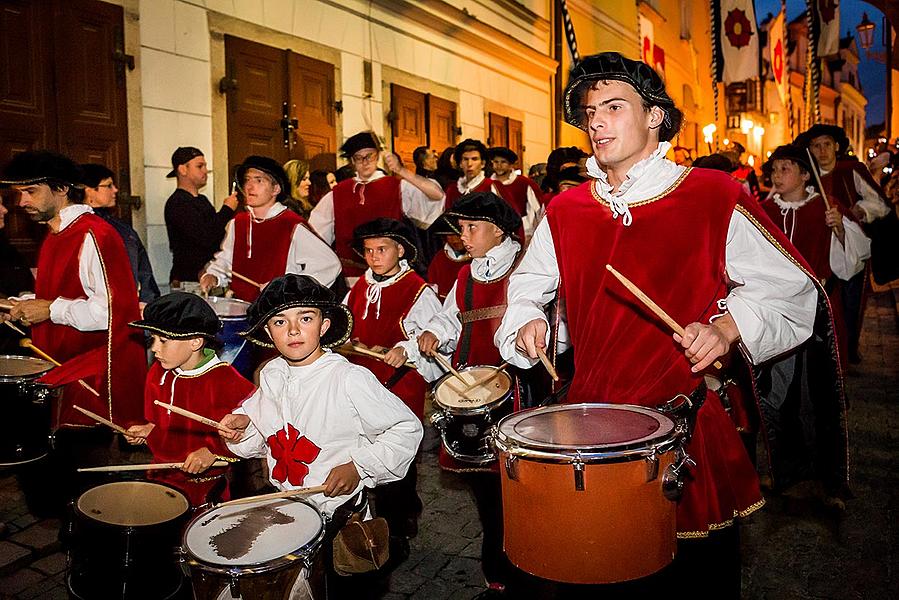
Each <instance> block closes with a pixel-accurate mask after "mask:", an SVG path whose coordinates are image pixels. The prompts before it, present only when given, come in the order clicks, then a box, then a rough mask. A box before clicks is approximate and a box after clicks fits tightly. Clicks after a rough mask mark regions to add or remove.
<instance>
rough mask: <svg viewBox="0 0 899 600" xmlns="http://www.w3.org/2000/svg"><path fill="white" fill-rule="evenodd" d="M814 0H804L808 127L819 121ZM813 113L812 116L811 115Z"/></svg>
mask: <svg viewBox="0 0 899 600" xmlns="http://www.w3.org/2000/svg"><path fill="white" fill-rule="evenodd" d="M815 2H816V0H805V11H806V19H807V20H808V67H807V69H806V71H807V73H806V78H807V79H809V111H808V113H809V114H808V121H809V123H808V124H809V127H811V126H812V125H814V124H815V123H819V122H820V121H821V97H820V94H819V91H820V87H821V62H820V61H819V60H818V37H819V35H818V33H819V32H818V27H819V20H818V19H816V18H815V14H816V12H817V9H816V7H815ZM813 115H814V116H813Z"/></svg>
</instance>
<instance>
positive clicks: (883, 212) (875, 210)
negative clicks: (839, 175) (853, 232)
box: [821, 169, 890, 223]
mask: <svg viewBox="0 0 899 600" xmlns="http://www.w3.org/2000/svg"><path fill="white" fill-rule="evenodd" d="M831 170H832V169H831ZM828 173H830V171H824V170H823V169H822V170H821V177H824V176H825V175H827V174H828ZM852 181H853V182H854V183H855V191H856V192H858V194H859V195H860V196H861V197H862V198H861V200H857V201H856V202H855V204H856V206H858V207H859V208H861V209H862V212H863V213H864V215H865V218H864V221H865V223H870V222H872V221H875V220H877V219H882V218H884V217H885V216H887V215H888V214H890V207H889V206H887V205H886V204H884V202H883V199H882V198H881V197H880V194H878V193H877V191H875V190H874V188H872V187H871V186H870V185H868V182H867V181H865V179H864V177H862V176H861V175H859V174H858V173H856V172H855V170H854V169H853V171H852Z"/></svg>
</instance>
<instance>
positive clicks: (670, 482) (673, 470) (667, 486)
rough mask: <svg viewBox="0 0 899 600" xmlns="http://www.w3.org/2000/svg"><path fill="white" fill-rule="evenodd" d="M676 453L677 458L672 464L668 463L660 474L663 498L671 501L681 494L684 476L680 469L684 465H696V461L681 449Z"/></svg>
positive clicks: (682, 468)
mask: <svg viewBox="0 0 899 600" xmlns="http://www.w3.org/2000/svg"><path fill="white" fill-rule="evenodd" d="M678 455H679V456H678V460H677V461H676V462H675V463H674V464H672V465H669V466H668V468H667V469H665V474H664V475H663V476H662V493H663V494H664V495H665V498H667V499H668V500H671V501H672V502H677V501H678V500H680V497H681V494H683V491H684V478H683V474H682V471H684V470H685V469H684V467H686V468H691V467H695V466H696V461H695V460H693V459H692V458H691V457H690V455H689V454H687V453H686V452H684V451H683V450H680V451H679V452H678Z"/></svg>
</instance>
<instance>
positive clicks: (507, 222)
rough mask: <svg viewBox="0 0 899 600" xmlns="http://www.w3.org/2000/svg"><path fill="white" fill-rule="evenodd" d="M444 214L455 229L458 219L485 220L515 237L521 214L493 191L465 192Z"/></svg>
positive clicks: (519, 226) (457, 226) (457, 227)
mask: <svg viewBox="0 0 899 600" xmlns="http://www.w3.org/2000/svg"><path fill="white" fill-rule="evenodd" d="M444 215H445V216H446V218H447V220H449V221H450V223H452V225H453V227H455V228H456V229H457V230H458V229H459V219H466V220H468V221H487V222H489V223H493V224H494V225H496V226H497V227H499V228H500V229H502V230H503V232H504V233H505V234H506V235H514V236H516V237H517V235H518V230H519V229H520V228H521V216H520V215H519V214H518V213H517V212H515V209H514V208H512V207H511V206H509V203H508V202H506V201H505V200H503V199H502V198H500V197H499V196H497V195H496V194H494V193H493V192H474V193H472V194H465V195H464V196H462V197H461V198H459V199H458V200H457V201H456V203H455V204H453V207H452V208H451V209H449V210H448V211H446V212H445V213H444Z"/></svg>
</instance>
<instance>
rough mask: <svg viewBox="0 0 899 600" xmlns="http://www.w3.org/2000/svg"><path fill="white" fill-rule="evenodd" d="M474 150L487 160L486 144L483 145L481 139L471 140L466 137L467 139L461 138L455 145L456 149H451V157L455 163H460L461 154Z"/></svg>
mask: <svg viewBox="0 0 899 600" xmlns="http://www.w3.org/2000/svg"><path fill="white" fill-rule="evenodd" d="M471 151H476V152H477V153H478V154H480V155H481V158H482V159H483V160H487V146H485V145H484V142H482V141H481V140H473V139H471V138H468V139H467V140H462V141H461V142H459V143H458V144H457V145H456V149H455V150H453V158H454V159H455V160H456V165H459V164H461V163H462V155H463V154H465V153H466V152H471Z"/></svg>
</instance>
